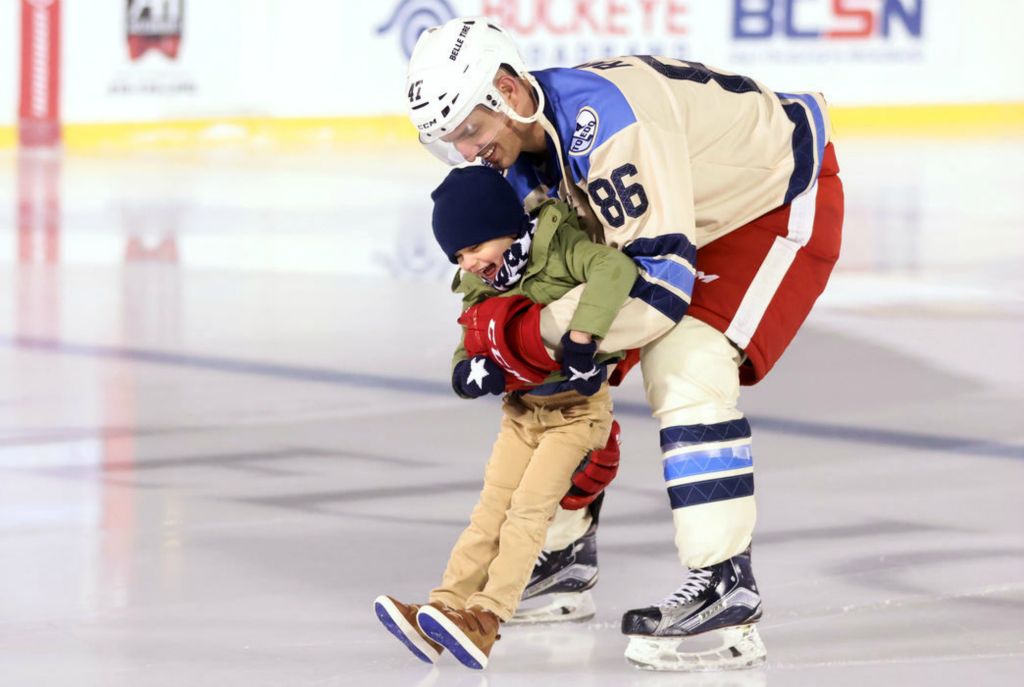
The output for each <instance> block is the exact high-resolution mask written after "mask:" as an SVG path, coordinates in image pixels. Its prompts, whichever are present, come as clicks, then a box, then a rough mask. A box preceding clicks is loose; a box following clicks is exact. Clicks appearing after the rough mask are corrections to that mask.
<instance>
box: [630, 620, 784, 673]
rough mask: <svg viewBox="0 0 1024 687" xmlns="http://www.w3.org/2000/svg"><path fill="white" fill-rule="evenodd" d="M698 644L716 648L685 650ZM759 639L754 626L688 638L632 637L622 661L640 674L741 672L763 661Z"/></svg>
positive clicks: (728, 628)
mask: <svg viewBox="0 0 1024 687" xmlns="http://www.w3.org/2000/svg"><path fill="white" fill-rule="evenodd" d="M695 640H700V641H699V643H701V644H706V643H708V642H711V643H712V644H713V643H715V642H716V640H717V644H718V646H717V647H712V648H709V649H702V650H697V651H693V650H685V649H686V648H687V646H688V645H692V644H694V643H695ZM767 656H768V654H767V652H766V651H765V648H764V643H763V642H761V635H759V634H758V632H757V627H756V626H754V625H741V626H739V627H727V628H723V629H721V630H714V631H712V632H708V633H705V634H702V635H695V636H691V637H646V636H640V635H632V636H630V638H629V645H628V646H627V647H626V660H627V661H629V662H630V663H631V664H633V665H634V666H636V667H637V668H640V669H642V670H670V671H679V672H694V673H699V672H710V671H720V670H742V669H744V668H752V667H754V666H757V665H760V664H762V663H764V662H765V660H766V659H767Z"/></svg>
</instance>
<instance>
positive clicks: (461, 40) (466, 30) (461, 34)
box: [448, 24, 472, 62]
mask: <svg viewBox="0 0 1024 687" xmlns="http://www.w3.org/2000/svg"><path fill="white" fill-rule="evenodd" d="M470 26H472V24H464V25H463V27H462V31H460V32H459V37H458V38H456V39H455V47H453V48H452V54H451V55H449V56H448V59H450V60H451V61H452V62H454V61H455V58H456V57H458V56H459V51H460V50H462V44H463V43H465V42H466V34H467V33H469V27H470Z"/></svg>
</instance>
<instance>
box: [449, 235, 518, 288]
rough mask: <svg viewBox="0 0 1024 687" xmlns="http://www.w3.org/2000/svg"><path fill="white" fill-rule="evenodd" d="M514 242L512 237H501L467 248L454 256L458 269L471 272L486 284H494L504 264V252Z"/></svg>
mask: <svg viewBox="0 0 1024 687" xmlns="http://www.w3.org/2000/svg"><path fill="white" fill-rule="evenodd" d="M513 241H515V237H514V236H501V237H498V238H496V239H491V240H490V241H484V242H483V243H478V244H476V245H475V246H467V247H466V248H463V249H462V250H460V251H459V252H458V253H456V254H455V257H456V259H457V260H458V261H459V267H461V268H462V269H464V270H466V271H467V272H472V273H473V274H475V275H476V276H478V277H480V278H481V279H483V280H484V281H485V282H487V283H488V284H493V283H494V278H495V277H496V276H498V270H499V269H501V266H502V265H504V264H505V251H507V250H508V249H509V247H510V246H511V245H512V243H513Z"/></svg>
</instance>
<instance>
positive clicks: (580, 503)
mask: <svg viewBox="0 0 1024 687" xmlns="http://www.w3.org/2000/svg"><path fill="white" fill-rule="evenodd" d="M621 433H622V432H621V429H620V428H619V423H618V422H617V421H615V420H612V431H611V433H610V434H609V435H608V443H607V445H605V447H604V448H602V449H598V450H596V451H591V452H590V453H588V454H587V455H585V456H584V457H583V460H581V461H580V464H579V465H578V466H577V467H576V472H574V473H573V474H572V486H571V487H569V491H567V492H566V494H565V496H563V497H562V500H561V501H560V502H559V505H560V506H561V507H562V508H564V509H566V510H577V509H579V508H583V507H584V506H588V505H590V502H591V501H593V500H594V499H596V498H597V497H598V495H599V494H600V493H601V492H602V491H604V489H605V487H607V486H608V485H609V484H611V482H612V480H613V479H615V475H616V474H617V473H618V471H619V447H620V446H621V444H622V437H621Z"/></svg>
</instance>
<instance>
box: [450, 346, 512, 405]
mask: <svg viewBox="0 0 1024 687" xmlns="http://www.w3.org/2000/svg"><path fill="white" fill-rule="evenodd" d="M452 388H453V389H455V393H457V394H458V395H459V396H461V397H462V398H479V397H480V396H483V395H484V394H503V393H505V373H504V372H502V371H501V368H500V367H498V365H497V363H495V362H493V361H492V360H490V359H489V358H486V357H484V356H482V355H477V356H473V357H472V358H470V359H469V360H460V361H459V363H458V364H457V365H456V366H455V369H454V370H452Z"/></svg>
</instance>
